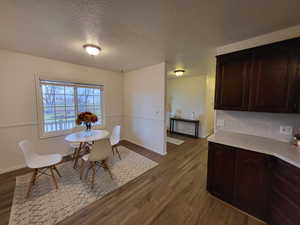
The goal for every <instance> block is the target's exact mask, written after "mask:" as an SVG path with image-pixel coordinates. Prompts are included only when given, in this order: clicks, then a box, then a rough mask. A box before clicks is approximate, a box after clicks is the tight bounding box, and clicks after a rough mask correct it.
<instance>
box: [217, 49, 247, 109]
mask: <svg viewBox="0 0 300 225" xmlns="http://www.w3.org/2000/svg"><path fill="white" fill-rule="evenodd" d="M251 59H252V52H243V53H242V54H239V53H234V54H228V55H224V56H221V57H218V58H217V76H216V90H217V91H216V99H215V105H216V108H218V109H224V110H247V109H248V99H249V88H248V86H249V75H250V71H251Z"/></svg>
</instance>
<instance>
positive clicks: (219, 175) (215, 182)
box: [207, 143, 235, 203]
mask: <svg viewBox="0 0 300 225" xmlns="http://www.w3.org/2000/svg"><path fill="white" fill-rule="evenodd" d="M209 145H210V148H213V149H214V150H213V151H209V152H208V154H209V157H208V158H209V159H210V161H209V162H208V165H209V167H210V169H208V171H209V172H210V173H211V174H209V175H208V176H207V179H209V181H208V186H207V189H208V190H210V192H211V193H213V194H214V195H216V196H218V197H219V198H221V199H222V200H224V201H227V202H230V203H231V202H232V200H233V188H234V186H233V184H234V176H233V174H234V167H235V151H234V150H232V149H231V148H230V147H228V146H225V145H215V144H213V143H209Z"/></svg>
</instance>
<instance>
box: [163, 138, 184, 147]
mask: <svg viewBox="0 0 300 225" xmlns="http://www.w3.org/2000/svg"><path fill="white" fill-rule="evenodd" d="M167 142H169V143H172V144H175V145H181V144H183V143H184V141H182V140H179V139H177V138H171V137H167Z"/></svg>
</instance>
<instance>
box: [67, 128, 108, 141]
mask: <svg viewBox="0 0 300 225" xmlns="http://www.w3.org/2000/svg"><path fill="white" fill-rule="evenodd" d="M108 135H109V132H108V131H107V130H90V131H80V132H76V133H72V134H69V135H67V136H66V137H65V140H66V141H68V142H80V143H85V142H91V141H97V140H101V139H104V138H107V137H108Z"/></svg>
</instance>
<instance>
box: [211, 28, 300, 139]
mask: <svg viewBox="0 0 300 225" xmlns="http://www.w3.org/2000/svg"><path fill="white" fill-rule="evenodd" d="M299 36H300V25H298V26H294V27H290V28H287V29H283V30H279V31H276V32H272V33H268V34H264V35H261V36H257V37H254V38H251V39H248V40H244V41H240V42H236V43H232V44H230V45H226V46H222V47H219V48H217V54H218V55H220V54H225V53H229V52H234V51H238V50H242V49H247V48H251V47H256V46H260V45H264V44H269V43H273V42H277V41H282V40H286V39H290V38H295V37H299ZM219 119H221V120H222V119H224V121H225V126H224V127H217V126H216V125H215V126H216V129H217V130H220V129H221V130H228V131H233V132H239V133H246V134H251V135H257V136H262V137H268V138H273V139H277V140H281V141H289V140H290V139H291V136H286V135H282V134H280V133H279V128H280V125H283V126H292V127H294V128H295V129H298V128H299V127H300V115H299V114H279V113H258V112H239V111H220V110H218V111H216V121H217V120H219Z"/></svg>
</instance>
